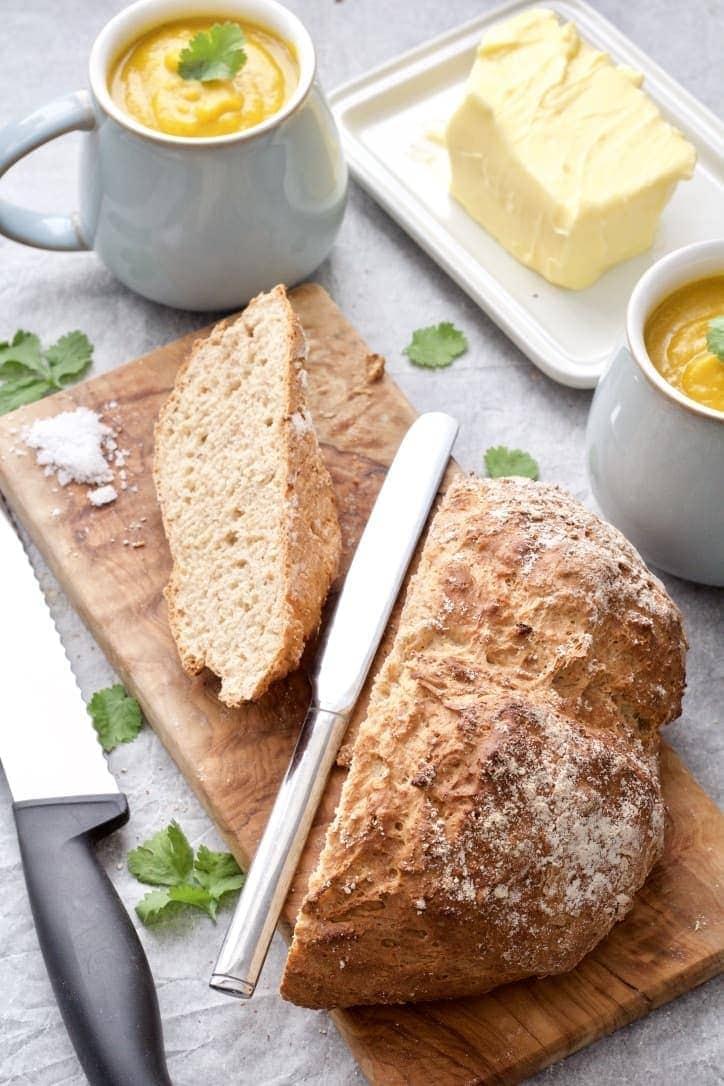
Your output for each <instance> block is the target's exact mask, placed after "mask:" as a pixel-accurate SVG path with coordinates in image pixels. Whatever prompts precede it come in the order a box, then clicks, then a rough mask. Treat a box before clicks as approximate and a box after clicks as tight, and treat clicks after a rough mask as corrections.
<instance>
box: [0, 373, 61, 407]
mask: <svg viewBox="0 0 724 1086" xmlns="http://www.w3.org/2000/svg"><path fill="white" fill-rule="evenodd" d="M49 392H55V386H54V385H51V384H48V382H47V381H42V380H40V378H38V377H35V376H33V375H32V374H30V375H27V374H26V375H25V376H17V377H13V378H11V379H9V380H6V381H3V382H2V384H0V415H6V414H7V413H8V411H14V410H15V408H16V407H23V405H24V404H26V403H34V402H35V401H36V400H40V399H42V398H43V396H47V395H48V393H49Z"/></svg>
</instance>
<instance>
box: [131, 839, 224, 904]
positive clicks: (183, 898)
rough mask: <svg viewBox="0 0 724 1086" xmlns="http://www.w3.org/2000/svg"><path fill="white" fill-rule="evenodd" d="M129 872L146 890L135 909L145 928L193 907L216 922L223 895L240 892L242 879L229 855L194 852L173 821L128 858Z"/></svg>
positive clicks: (202, 850)
mask: <svg viewBox="0 0 724 1086" xmlns="http://www.w3.org/2000/svg"><path fill="white" fill-rule="evenodd" d="M128 870H129V871H130V872H131V874H132V875H135V876H136V878H137V879H138V881H139V882H145V883H147V884H150V885H151V886H156V887H158V889H156V890H149V891H148V893H147V894H146V895H145V897H143V898H142V900H141V901H139V903H138V905H136V912H137V913H138V915H139V917H140V918H141V920H142V921H143V923H144V924H148V923H151V922H153V921H154V920H158V919H159V918H160V917H161V916H162V915H164V914H165V913H168V912H171V911H172V906H173V905H174V904H177V905H192V906H193V907H194V908H196V909H202V910H203V911H204V912H205V913H207V914H208V915H209V916H210V917H211V919H212V920H215V919H216V912H217V909H218V907H219V902H220V901H221V899H222V898H223V897H224V895H225V894H228V893H230V892H231V891H232V890H239V889H240V888H241V887H242V886H243V884H244V875H243V872H242V870H241V868H240V867H239V865H238V864H237V862H236V860H235V859H234V857H233V856H232V855H231V853H230V852H212V851H211V849H209V848H207V847H206V845H199V848H198V850H197V852H196V855H195V856H194V850H193V848H192V847H191V845H190V844H189V842H188V840H187V838H186V835H185V834H184V832H183V830H182V829H181V827H180V826H179V824H178V822H176V821H172V822H171V823H170V824H169V825H168V826H167V827H166V829H165V830H160V831H159V832H158V833H155V834H154V835H153V837H150V838H149V839H148V841H145V842H144V844H142V845H139V846H138V848H134V849H133V851H132V852H129V854H128Z"/></svg>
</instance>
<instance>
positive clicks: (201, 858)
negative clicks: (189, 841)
mask: <svg viewBox="0 0 724 1086" xmlns="http://www.w3.org/2000/svg"><path fill="white" fill-rule="evenodd" d="M194 875H195V876H196V879H197V881H198V882H199V883H200V885H201V886H203V887H204V889H205V890H208V892H209V894H211V896H212V897H213V898H215V899H216V900H218V899H219V898H220V897H223V895H224V894H228V893H229V892H230V891H231V890H240V889H241V887H242V886H243V885H244V874H243V872H242V870H241V868H240V867H239V865H238V863H237V862H236V860H235V859H234V857H233V856H232V855H231V853H230V852H212V851H211V849H209V848H207V847H206V845H199V850H198V852H197V853H196V860H195V861H194Z"/></svg>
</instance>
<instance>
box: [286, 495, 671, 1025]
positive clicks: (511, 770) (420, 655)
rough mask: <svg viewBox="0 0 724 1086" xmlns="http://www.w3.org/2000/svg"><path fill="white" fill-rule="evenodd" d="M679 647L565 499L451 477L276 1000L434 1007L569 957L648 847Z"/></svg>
mask: <svg viewBox="0 0 724 1086" xmlns="http://www.w3.org/2000/svg"><path fill="white" fill-rule="evenodd" d="M685 649H686V642H685V639H684V635H683V632H682V628H681V620H680V615H679V613H678V610H677V609H676V607H675V606H674V604H673V603H672V602H671V600H670V599H669V597H668V596H667V594H666V592H665V590H664V588H663V586H662V585H661V583H660V582H659V581H658V580H657V579H656V578H655V577H653V576H652V575H651V574H650V573H649V571H648V570H647V569H646V567H645V566H644V564H643V562H642V561H641V559H640V557H639V556H638V554H637V553H636V551H635V550H634V549H633V547H631V546H630V544H628V543H627V542H626V540H625V539H624V538H623V537H622V536H621V535H620V534H619V533H618V532H617V531H616V530H615V529H613V528H612V527H610V526H609V525H607V524H605V523H603V522H602V521H601V520H599V518H597V517H596V516H594V514H592V513H590V512H588V511H587V510H586V509H584V508H583V507H582V506H581V505H580V504H579V503H578V502H576V501H575V500H574V499H573V498H571V497H570V495H568V494H566V493H565V492H564V491H563V490H561V489H560V488H558V487H552V486H546V485H544V484H540V483H533V482H531V481H528V480H521V479H503V480H487V481H481V480H479V479H466V478H461V479H458V480H457V481H455V482H453V484H452V485H451V487H450V488H449V490H448V492H447V494H446V496H445V498H444V499H443V502H442V504H441V507H440V509H439V511H438V512H437V514H436V516H435V517H434V520H433V523H432V525H431V527H430V530H429V533H428V537H427V540H426V543H425V546H424V549H423V553H422V556H421V559H420V564H419V567H418V570H417V572H416V574H415V575H414V577H413V578H412V579H411V582H410V585H409V588H408V591H407V595H406V598H405V602H404V606H403V610H402V614H401V619H400V625H399V628H398V631H397V634H396V637H395V640H394V643H393V646H392V649H391V651H390V653H389V655H388V657H387V659H386V661H385V663H384V664H383V666H382V668H381V670H380V672H379V674H378V676H377V678H376V680H375V683H374V686H373V689H372V693H371V697H370V703H369V707H368V711H367V716H366V718H365V720H364V721H363V722H362V724H361V726H360V729H359V732H358V735H357V738H356V741H355V744H354V748H353V754H352V761H351V766H350V770H349V774H348V777H347V780H346V782H345V785H344V787H343V791H342V795H341V798H340V802H339V806H338V809H337V813H336V816H335V819H334V821H333V823H332V824H331V826H330V828H329V830H328V834H327V839H326V843H325V847H324V850H323V853H322V856H321V858H320V861H319V864H318V867H317V869H316V871H315V872H314V873H313V875H312V877H311V879H310V882H309V887H308V891H307V895H306V898H305V900H304V902H303V904H302V907H301V910H300V914H299V916H298V919H297V923H296V927H295V931H294V939H293V942H292V946H291V950H290V953H289V958H288V961H287V966H286V970H285V973H284V977H283V980H282V989H281V990H282V995H283V996H284V997H285V998H286V999H289V1000H291V1001H292V1002H295V1003H299V1004H301V1005H303V1006H308V1007H332V1006H351V1005H355V1004H365V1003H397V1002H407V1001H413V1000H428V999H440V998H449V997H453V996H466V995H476V994H481V993H483V992H485V991H488V990H489V989H490V988H493V987H495V986H497V985H499V984H503V983H506V982H508V981H512V980H517V979H521V978H523V977H526V976H530V975H541V976H542V975H545V974H549V973H558V972H562V971H564V970H568V969H571V968H572V967H573V966H574V965H576V963H577V962H578V961H579V960H580V959H581V958H582V957H583V956H584V955H585V954H586V953H588V951H590V950H591V949H592V948H593V946H595V944H596V943H597V942H598V941H599V940H600V939H601V938H602V937H603V936H604V935H605V934H606V933H607V932H608V931H609V930H610V928H611V927H612V926H613V924H614V923H616V921H618V920H620V919H621V918H622V917H623V916H625V915H626V913H627V912H628V911H629V909H630V908H631V907H632V904H633V897H634V894H635V893H636V892H637V891H638V889H639V888H640V887H641V885H642V884H643V882H644V880H645V878H646V876H647V875H648V873H649V871H650V869H651V867H652V865H653V864H654V863H655V861H656V859H657V858H658V856H659V855H660V853H661V849H662V845H663V823H664V817H663V815H664V808H663V800H662V795H661V784H660V775H659V757H658V728H659V727H660V726H661V725H662V724H665V723H667V722H668V721H669V720H671V719H673V718H674V717H676V716H677V715H678V714H679V712H680V708H681V695H682V691H683V686H684V658H685Z"/></svg>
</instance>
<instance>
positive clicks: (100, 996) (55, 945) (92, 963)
mask: <svg viewBox="0 0 724 1086" xmlns="http://www.w3.org/2000/svg"><path fill="white" fill-rule="evenodd" d="M0 570H2V574H1V576H2V589H3V596H4V603H5V607H4V609H3V618H2V620H1V621H0V653H1V654H2V655H1V657H0V658H1V659H2V662H3V697H4V706H3V710H4V711H3V714H2V722H1V723H0V761H2V765H3V768H4V770H5V774H6V777H7V780H8V784H9V786H10V791H11V793H12V796H13V815H14V818H15V825H16V829H17V834H18V842H19V844H20V855H21V859H22V863H23V872H24V875H25V881H26V885H27V889H28V897H29V899H30V906H31V909H32V912H33V918H34V920H35V927H36V930H37V933H38V941H39V943H40V948H41V950H42V953H43V957H44V959H45V964H46V967H47V970H48V975H49V977H50V980H51V983H52V985H53V990H54V992H55V997H56V999H57V1002H58V1006H59V1008H60V1012H61V1014H62V1016H63V1019H64V1021H65V1025H66V1028H67V1030H68V1033H69V1035H70V1038H71V1040H72V1041H73V1044H74V1046H75V1049H76V1052H77V1054H78V1058H79V1060H80V1062H81V1064H82V1066H83V1069H84V1071H85V1073H86V1076H87V1078H88V1080H89V1082H90V1083H91V1084H92V1086H127V1084H128V1083H130V1082H139V1083H140V1082H143V1083H148V1084H149V1086H170V1082H171V1080H170V1078H169V1076H168V1070H167V1068H166V1060H165V1056H164V1051H163V1038H162V1033H161V1020H160V1015H159V1009H158V1001H157V998H156V990H155V988H154V984H153V979H152V977H151V972H150V969H149V967H148V962H147V960H146V956H145V954H144V952H143V949H142V947H141V944H140V942H139V940H138V936H137V935H136V931H135V929H134V927H133V924H132V923H131V920H130V918H129V916H128V913H127V912H126V910H125V909H124V907H123V905H122V903H121V900H120V898H119V897H118V895H117V894H116V892H115V890H114V888H113V886H112V884H111V882H110V881H109V879H108V877H107V876H106V874H105V872H104V871H103V870H102V868H101V867H100V866H99V864H98V862H97V860H96V857H95V852H94V850H93V847H92V846H93V843H94V842H95V841H97V840H99V839H100V838H101V837H103V836H105V835H106V834H108V833H111V832H112V831H113V830H115V829H117V828H118V827H119V826H122V825H123V824H124V823H125V822H127V820H128V803H127V801H126V797H125V796H124V795H123V794H122V793H121V792H120V791H119V789H118V785H117V784H116V781H115V778H114V777H113V775H112V773H111V772H110V770H109V769H108V765H107V763H106V760H105V758H104V756H103V751H102V749H101V746H100V744H99V743H98V740H97V738H96V735H95V732H94V731H93V728H92V726H91V722H90V719H89V717H88V713H87V711H86V708H85V705H84V703H83V699H82V697H81V693H80V690H79V689H78V687H77V685H76V682H75V678H74V676H73V673H72V671H71V669H70V664H69V662H68V659H67V657H66V655H65V651H64V649H63V645H62V643H61V640H60V637H59V635H58V631H57V630H56V628H55V624H54V623H53V620H52V617H51V615H50V611H49V610H48V608H47V604H46V602H45V599H44V597H43V594H42V591H41V589H40V585H39V584H38V581H37V580H36V577H35V573H34V571H33V568H32V566H31V564H30V561H29V558H28V555H27V553H26V551H25V549H24V547H23V545H22V543H21V541H20V538H19V536H18V535H17V533H16V532H15V529H14V527H13V525H12V523H11V519H10V514H9V511H8V509H7V508H6V506H5V503H4V501H3V500H2V499H1V498H0Z"/></svg>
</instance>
